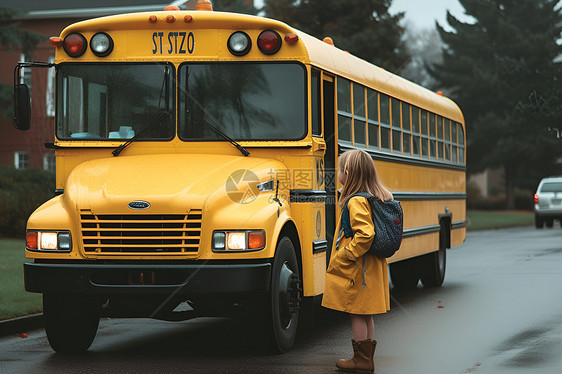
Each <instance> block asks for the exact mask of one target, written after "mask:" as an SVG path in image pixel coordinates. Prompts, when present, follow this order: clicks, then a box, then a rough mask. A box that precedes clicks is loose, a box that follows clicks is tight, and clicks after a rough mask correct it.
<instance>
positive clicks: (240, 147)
mask: <svg viewBox="0 0 562 374" xmlns="http://www.w3.org/2000/svg"><path fill="white" fill-rule="evenodd" d="M191 117H192V118H194V119H195V120H196V121H197V122H200V123H202V124H203V125H205V126H206V127H207V128H209V129H211V130H212V131H214V132H215V133H216V134H217V135H219V136H220V137H222V138H223V139H225V140H227V141H228V142H229V143H230V144H232V145H233V146H235V147H236V148H238V150H239V151H240V153H242V154H243V155H244V156H246V157H248V156H249V155H250V152H248V150H247V149H246V148H244V147H242V146H241V145H240V144H239V143H238V142H237V141H236V140H234V139H232V138H231V137H230V136H228V135H226V134H225V133H224V132H222V131H221V130H219V128H218V127H216V126H213V125H211V124H210V123H209V122H207V121H205V119H204V118H203V117H202V116H199V115H197V114H195V113H194V112H192V113H191Z"/></svg>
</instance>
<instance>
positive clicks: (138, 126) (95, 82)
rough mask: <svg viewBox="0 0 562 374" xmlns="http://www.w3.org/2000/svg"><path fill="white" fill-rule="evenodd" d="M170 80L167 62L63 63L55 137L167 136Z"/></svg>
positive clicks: (171, 123)
mask: <svg viewBox="0 0 562 374" xmlns="http://www.w3.org/2000/svg"><path fill="white" fill-rule="evenodd" d="M174 82H175V77H174V68H173V66H172V65H171V64H165V63H140V64H139V63H135V64H123V63H121V64H88V63H80V64H61V65H60V66H59V67H58V71H57V103H58V104H57V105H58V108H57V126H56V134H57V138H58V139H67V140H119V139H130V138H132V137H133V136H135V134H139V133H140V134H139V137H140V138H143V139H151V140H165V139H171V138H173V137H174V132H175V113H174V112H175V104H174V103H175V84H174ZM156 122H157V123H156Z"/></svg>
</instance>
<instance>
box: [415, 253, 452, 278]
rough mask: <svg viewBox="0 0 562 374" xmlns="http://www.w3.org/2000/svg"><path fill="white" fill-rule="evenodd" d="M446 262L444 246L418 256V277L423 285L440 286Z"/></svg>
mask: <svg viewBox="0 0 562 374" xmlns="http://www.w3.org/2000/svg"><path fill="white" fill-rule="evenodd" d="M446 262H447V252H446V249H445V248H444V247H441V248H440V249H439V250H438V251H437V252H433V253H428V254H426V255H423V256H422V257H420V265H421V269H420V270H421V271H420V278H421V281H422V284H423V285H424V287H441V285H442V284H443V281H444V280H445V265H446Z"/></svg>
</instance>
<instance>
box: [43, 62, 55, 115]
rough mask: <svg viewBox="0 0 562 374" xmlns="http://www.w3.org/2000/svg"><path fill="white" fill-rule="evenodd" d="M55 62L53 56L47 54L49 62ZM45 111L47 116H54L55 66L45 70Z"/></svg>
mask: <svg viewBox="0 0 562 374" xmlns="http://www.w3.org/2000/svg"><path fill="white" fill-rule="evenodd" d="M54 62H55V56H49V63H54ZM45 107H46V111H47V116H48V117H54V116H55V67H54V66H53V67H52V68H49V70H47V94H46V105H45Z"/></svg>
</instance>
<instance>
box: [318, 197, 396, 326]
mask: <svg viewBox="0 0 562 374" xmlns="http://www.w3.org/2000/svg"><path fill="white" fill-rule="evenodd" d="M347 207H348V209H349V218H350V223H351V228H352V229H353V231H355V235H354V236H353V238H346V237H345V235H344V234H343V232H342V233H341V240H340V242H339V246H338V248H337V249H336V238H337V237H338V234H339V232H340V229H341V217H340V219H339V221H338V224H337V226H336V233H335V237H334V244H333V246H332V255H331V257H330V264H329V265H328V269H327V271H326V284H325V287H324V296H323V298H322V306H324V307H326V308H330V309H335V310H339V311H342V312H347V313H351V314H362V315H370V314H380V313H386V312H387V311H389V310H390V293H389V286H388V265H387V262H386V259H385V258H378V257H376V256H374V255H372V254H367V251H368V250H369V247H370V246H371V243H372V241H373V238H374V237H375V226H374V224H373V219H372V217H371V206H370V204H369V202H368V201H367V199H365V198H364V197H361V196H355V197H352V198H351V199H350V200H349V202H348V204H347Z"/></svg>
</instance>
